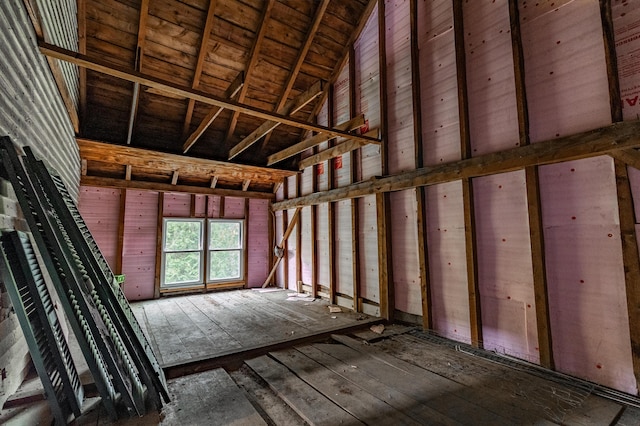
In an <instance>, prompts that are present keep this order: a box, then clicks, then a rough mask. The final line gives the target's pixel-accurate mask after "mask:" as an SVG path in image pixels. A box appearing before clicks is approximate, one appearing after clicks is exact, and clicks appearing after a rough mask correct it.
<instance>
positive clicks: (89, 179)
mask: <svg viewBox="0 0 640 426" xmlns="http://www.w3.org/2000/svg"><path fill="white" fill-rule="evenodd" d="M80 185H84V186H96V187H103V188H118V189H139V190H145V191H157V192H180V193H187V194H202V195H219V196H222V197H241V198H259V199H264V200H273V199H274V198H275V195H274V194H272V193H271V192H258V191H239V190H237V189H222V188H208V187H206V186H194V185H172V184H169V183H160V182H148V181H140V180H124V179H114V178H105V177H97V176H82V177H81V178H80Z"/></svg>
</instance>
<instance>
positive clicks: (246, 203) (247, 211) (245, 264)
mask: <svg viewBox="0 0 640 426" xmlns="http://www.w3.org/2000/svg"><path fill="white" fill-rule="evenodd" d="M249 214H250V209H249V199H248V198H245V199H244V229H243V231H244V235H243V242H242V245H243V246H244V249H243V250H242V251H243V253H242V260H243V265H242V268H243V270H244V273H243V279H244V286H243V287H244V288H247V287H248V286H249Z"/></svg>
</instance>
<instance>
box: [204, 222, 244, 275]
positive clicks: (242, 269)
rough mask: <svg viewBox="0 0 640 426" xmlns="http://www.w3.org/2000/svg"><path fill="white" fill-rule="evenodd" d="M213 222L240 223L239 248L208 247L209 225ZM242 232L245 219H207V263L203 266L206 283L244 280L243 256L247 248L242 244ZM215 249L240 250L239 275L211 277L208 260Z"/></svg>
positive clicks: (209, 260)
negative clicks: (222, 277)
mask: <svg viewBox="0 0 640 426" xmlns="http://www.w3.org/2000/svg"><path fill="white" fill-rule="evenodd" d="M214 222H227V223H239V224H240V236H239V240H240V248H237V249H210V248H209V235H208V233H209V229H210V227H211V223H214ZM244 233H245V220H244V219H224V218H220V219H217V218H209V219H207V241H206V251H207V265H206V266H205V268H206V270H205V274H206V278H207V284H217V283H226V282H234V281H244V278H245V273H246V271H245V270H244V257H245V256H246V253H245V252H246V250H247V248H246V247H245V244H244V242H245V241H244ZM215 251H238V252H240V276H239V277H237V278H236V277H233V278H224V279H217V280H213V279H211V270H210V268H209V262H211V252H215Z"/></svg>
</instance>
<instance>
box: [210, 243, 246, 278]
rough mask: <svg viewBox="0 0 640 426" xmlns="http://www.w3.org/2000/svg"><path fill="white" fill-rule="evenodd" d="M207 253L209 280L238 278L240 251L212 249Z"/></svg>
mask: <svg viewBox="0 0 640 426" xmlns="http://www.w3.org/2000/svg"><path fill="white" fill-rule="evenodd" d="M209 254H210V255H211V256H210V257H209V259H210V261H209V280H211V281H214V280H225V279H229V278H240V251H236V250H234V251H212V252H209Z"/></svg>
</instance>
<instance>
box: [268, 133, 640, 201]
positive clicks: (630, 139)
mask: <svg viewBox="0 0 640 426" xmlns="http://www.w3.org/2000/svg"><path fill="white" fill-rule="evenodd" d="M637 147H640V122H639V121H627V122H622V123H615V124H612V125H610V126H606V127H601V128H599V129H595V130H591V131H588V132H584V133H578V134H576V135H572V136H565V137H561V138H557V139H552V140H548V141H544V142H538V143H534V144H531V145H526V146H519V147H517V148H513V149H509V150H506V151H500V152H495V153H491V154H484V155H479V156H477V157H472V158H468V159H465V160H459V161H454V162H451V163H447V164H440V165H437V166H432V167H423V168H420V169H417V170H411V171H407V172H404V173H399V174H397V175H392V176H385V177H382V178H378V179H372V180H369V181H365V182H360V183H356V184H352V185H349V186H344V187H341V188H338V189H333V190H330V191H324V192H317V193H313V194H310V195H306V196H303V197H298V198H292V199H289V200H284V201H281V202H278V203H274V204H273V206H272V208H273V210H284V209H292V208H296V207H301V206H311V205H317V204H322V203H327V202H333V201H340V200H346V199H351V198H358V197H363V196H365V195H370V194H375V193H378V192H393V191H402V190H405V189H410V188H415V187H417V186H429V185H435V184H439V183H447V182H452V181H456V180H460V179H462V178H473V177H480V176H488V175H494V174H498V173H506V172H512V171H515V170H521V169H523V168H525V167H527V166H540V165H545V164H555V163H562V162H565V161H572V160H579V159H582V158H591V157H597V156H599V155H607V154H608V155H611V154H613V153H615V152H616V151H619V150H624V149H629V148H637Z"/></svg>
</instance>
